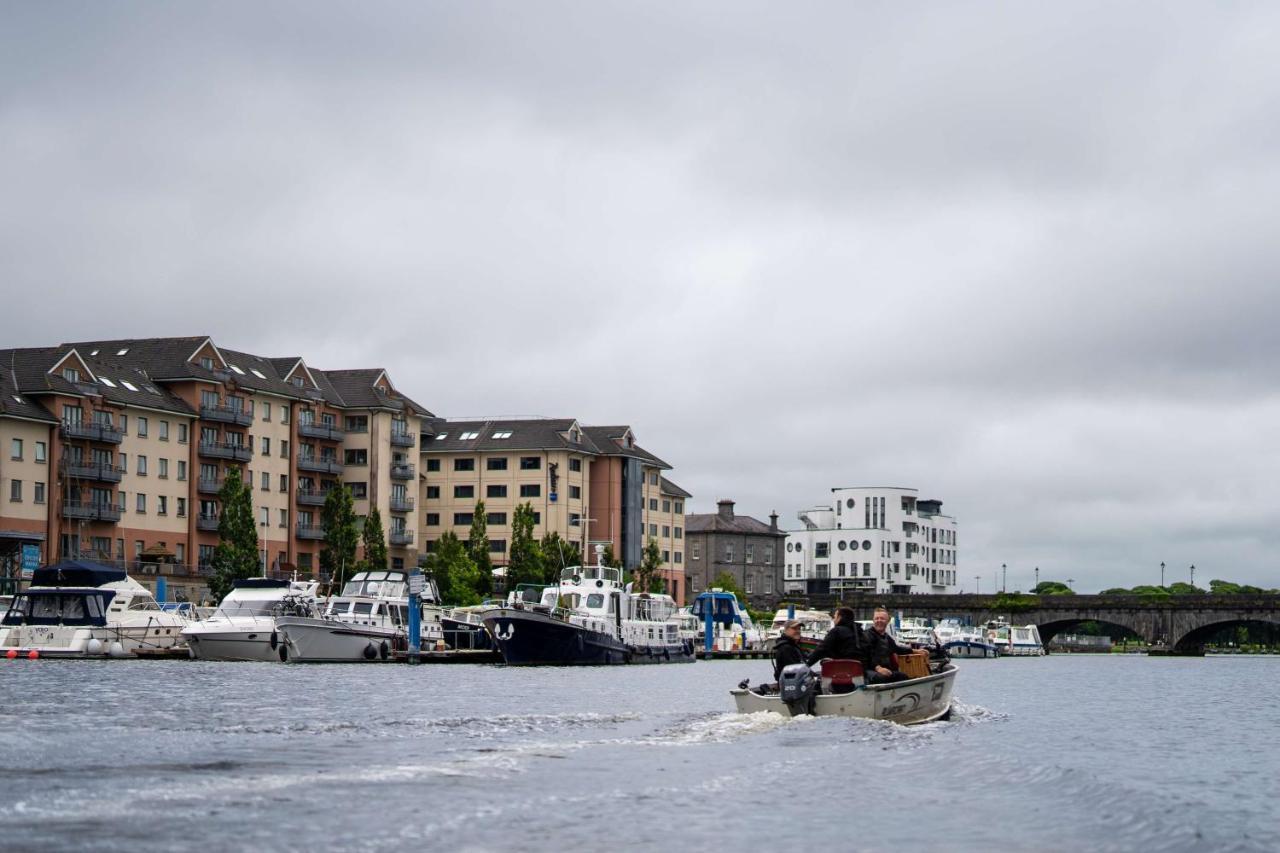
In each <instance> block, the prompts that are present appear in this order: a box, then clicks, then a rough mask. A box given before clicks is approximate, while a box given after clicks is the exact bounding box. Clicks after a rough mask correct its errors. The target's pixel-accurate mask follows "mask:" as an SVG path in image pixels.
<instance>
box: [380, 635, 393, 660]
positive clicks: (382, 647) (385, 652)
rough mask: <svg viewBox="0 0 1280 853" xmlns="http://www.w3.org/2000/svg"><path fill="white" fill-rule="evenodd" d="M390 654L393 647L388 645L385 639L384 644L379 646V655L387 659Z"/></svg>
mask: <svg viewBox="0 0 1280 853" xmlns="http://www.w3.org/2000/svg"><path fill="white" fill-rule="evenodd" d="M390 654H391V649H390V648H388V647H387V641H386V640H383V641H382V645H380V646H378V657H380V658H382V659H383V660H386V659H387V657H388V656H389V655H390Z"/></svg>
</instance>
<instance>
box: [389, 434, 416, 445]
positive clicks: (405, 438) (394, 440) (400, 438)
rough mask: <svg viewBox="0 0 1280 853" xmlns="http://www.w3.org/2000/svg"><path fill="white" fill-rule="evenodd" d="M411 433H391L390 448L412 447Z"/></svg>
mask: <svg viewBox="0 0 1280 853" xmlns="http://www.w3.org/2000/svg"><path fill="white" fill-rule="evenodd" d="M414 444H415V442H414V440H413V433H411V432H393V433H391V446H392V447H413V445H414Z"/></svg>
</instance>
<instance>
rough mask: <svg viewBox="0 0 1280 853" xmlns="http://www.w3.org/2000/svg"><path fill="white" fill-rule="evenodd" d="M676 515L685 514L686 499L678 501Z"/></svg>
mask: <svg viewBox="0 0 1280 853" xmlns="http://www.w3.org/2000/svg"><path fill="white" fill-rule="evenodd" d="M675 512H676V515H684V501H676V507H675Z"/></svg>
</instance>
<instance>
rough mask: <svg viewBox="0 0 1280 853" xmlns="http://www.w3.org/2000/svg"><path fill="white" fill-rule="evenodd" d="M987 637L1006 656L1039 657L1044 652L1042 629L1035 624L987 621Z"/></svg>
mask: <svg viewBox="0 0 1280 853" xmlns="http://www.w3.org/2000/svg"><path fill="white" fill-rule="evenodd" d="M986 633H987V639H988V640H990V641H991V642H992V643H994V644H995V646H996V648H998V649H999V650H1000V654H1001V655H1002V656H1005V657H1039V656H1040V655H1043V654H1044V644H1043V643H1041V642H1040V629H1039V628H1037V627H1036V626H1035V625H1010V624H1009V623H1008V622H1005V621H1004V620H996V621H993V622H988V623H987V632H986Z"/></svg>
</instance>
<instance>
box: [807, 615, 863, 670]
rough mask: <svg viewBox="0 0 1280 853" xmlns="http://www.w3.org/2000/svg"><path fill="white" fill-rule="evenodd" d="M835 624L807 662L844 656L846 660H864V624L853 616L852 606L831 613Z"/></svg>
mask: <svg viewBox="0 0 1280 853" xmlns="http://www.w3.org/2000/svg"><path fill="white" fill-rule="evenodd" d="M831 618H832V620H833V621H834V622H835V624H834V625H833V626H832V627H831V630H830V631H828V632H827V636H825V637H823V638H822V642H821V643H819V644H818V647H817V648H816V649H814V650H813V651H812V652H810V654H809V659H808V660H806V661H805V663H807V664H809V666H813V665H814V664H815V663H817V662H818V661H820V660H822V659H823V658H842V659H844V660H863V659H864V658H865V653H864V651H863V638H862V626H861V625H859V624H858V620H857V619H855V618H854V616H853V608H852V607H841V608H838V609H837V610H836V612H835V613H833V614H832V615H831Z"/></svg>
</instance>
